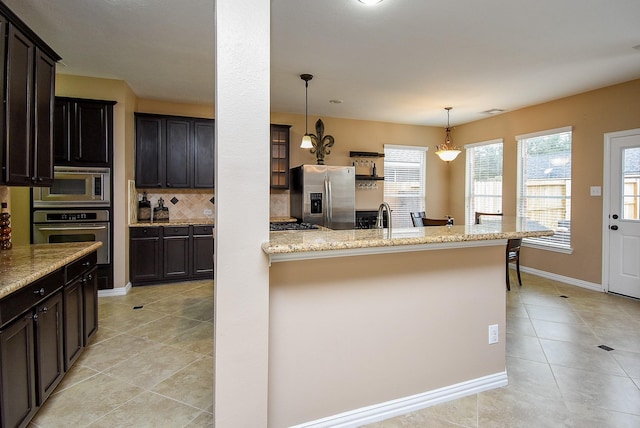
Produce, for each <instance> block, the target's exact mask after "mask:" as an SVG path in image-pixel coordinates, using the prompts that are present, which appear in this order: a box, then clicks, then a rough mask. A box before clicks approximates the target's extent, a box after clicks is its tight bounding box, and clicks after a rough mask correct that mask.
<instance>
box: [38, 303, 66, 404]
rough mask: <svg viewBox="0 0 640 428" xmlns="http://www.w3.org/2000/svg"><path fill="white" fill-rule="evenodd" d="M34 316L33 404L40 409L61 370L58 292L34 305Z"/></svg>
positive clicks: (60, 310)
mask: <svg viewBox="0 0 640 428" xmlns="http://www.w3.org/2000/svg"><path fill="white" fill-rule="evenodd" d="M36 316H37V317H36ZM34 317H36V319H35V323H34V324H35V339H36V374H37V375H36V379H37V386H38V388H37V393H38V394H37V400H38V401H37V403H38V405H39V406H40V405H42V403H44V400H46V399H47V397H48V396H49V395H50V394H51V393H52V392H53V390H54V389H55V387H56V386H58V384H59V383H60V381H61V380H62V377H63V376H64V371H65V368H64V357H63V351H62V349H63V343H62V293H61V292H57V293H56V294H54V295H53V296H51V297H49V298H48V299H47V300H45V301H44V302H43V303H41V304H39V305H38V306H36V308H35V310H34Z"/></svg>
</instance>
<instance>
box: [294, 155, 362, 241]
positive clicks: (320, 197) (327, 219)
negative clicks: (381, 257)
mask: <svg viewBox="0 0 640 428" xmlns="http://www.w3.org/2000/svg"><path fill="white" fill-rule="evenodd" d="M355 184H356V170H355V167H352V166H328V165H300V166H298V167H295V168H291V190H290V201H291V216H292V217H295V218H297V219H298V220H301V221H302V222H304V223H311V224H317V225H320V226H325V227H328V228H329V229H353V228H354V227H355V216H356V214H355V212H356V211H355V206H356V202H355V200H356V186H355Z"/></svg>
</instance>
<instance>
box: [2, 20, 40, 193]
mask: <svg viewBox="0 0 640 428" xmlns="http://www.w3.org/2000/svg"><path fill="white" fill-rule="evenodd" d="M8 37H9V39H8V43H7V87H6V91H7V95H6V98H7V99H6V109H7V111H6V130H5V143H6V144H7V145H8V149H7V150H6V151H5V153H7V159H6V161H5V167H6V177H5V179H6V182H7V184H10V185H16V186H28V185H31V184H32V182H33V181H32V175H31V171H32V160H33V152H32V150H33V145H32V140H31V131H32V120H33V117H32V112H33V102H32V97H31V94H32V91H33V70H34V67H33V60H34V58H35V56H34V51H35V46H34V44H33V43H32V42H31V40H29V39H28V38H27V37H26V36H25V35H24V34H22V33H21V32H20V31H19V30H18V29H16V28H15V27H14V26H13V25H11V24H9V35H8ZM34 178H35V177H34Z"/></svg>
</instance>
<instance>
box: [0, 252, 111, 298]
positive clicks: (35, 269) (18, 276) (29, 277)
mask: <svg viewBox="0 0 640 428" xmlns="http://www.w3.org/2000/svg"><path fill="white" fill-rule="evenodd" d="M101 246H102V242H100V241H97V242H72V243H63V244H36V245H17V246H14V247H13V248H11V249H10V250H3V251H0V298H3V297H5V296H8V295H9V294H11V293H13V292H15V291H17V290H19V289H20V288H22V287H25V286H26V285H29V284H30V283H32V282H33V281H35V280H37V279H40V278H42V277H44V276H46V275H48V274H50V273H52V272H55V271H56V270H58V269H60V268H61V267H64V266H65V265H68V264H69V263H71V262H73V261H75V260H77V259H79V258H81V257H82V256H85V255H87V254H89V253H91V252H93V251H96V250H97V249H98V248H100V247H101ZM62 285H64V284H60V286H62Z"/></svg>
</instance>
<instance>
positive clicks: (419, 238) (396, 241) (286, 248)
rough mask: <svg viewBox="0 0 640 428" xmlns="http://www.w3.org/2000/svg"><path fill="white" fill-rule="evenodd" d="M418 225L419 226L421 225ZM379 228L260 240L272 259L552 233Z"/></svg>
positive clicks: (432, 247)
mask: <svg viewBox="0 0 640 428" xmlns="http://www.w3.org/2000/svg"><path fill="white" fill-rule="evenodd" d="M420 229H421V230H422V228H420ZM425 230H426V229H425ZM379 231H380V232H379V234H378V235H375V236H373V235H366V232H365V233H361V232H358V231H342V233H347V237H346V238H343V239H341V236H340V231H330V232H328V233H327V234H326V235H322V234H316V235H313V233H314V232H309V231H299V232H290V233H293V235H289V236H290V237H291V238H292V239H282V238H285V237H286V235H272V236H271V239H270V241H269V242H264V243H263V244H262V246H261V247H262V250H263V252H264V253H265V254H266V255H267V256H268V257H269V260H270V262H276V261H290V260H305V259H314V258H328V257H343V256H350V255H365V254H386V253H397V252H410V251H425V250H436V249H451V248H462V247H480V246H490V245H502V244H504V243H506V240H508V239H521V238H529V237H540V236H551V235H553V231H552V230H548V229H537V230H535V229H534V230H523V231H522V230H507V231H505V230H484V231H480V230H475V231H473V232H469V231H467V230H466V229H464V226H458V227H456V226H454V227H453V228H451V229H444V230H442V231H436V228H428V232H425V233H424V235H420V232H419V231H418V230H416V231H415V232H416V233H417V234H414V235H411V234H410V232H409V234H408V236H403V235H402V231H401V232H400V233H399V234H397V235H396V236H393V234H392V236H391V237H389V236H387V235H386V233H387V229H384V230H382V229H379ZM434 232H435V233H434ZM276 233H278V234H281V233H286V232H276ZM309 233H311V234H309ZM358 233H361V235H362V236H360V235H358ZM304 234H307V235H304ZM349 235H353V236H349ZM296 238H297V239H296Z"/></svg>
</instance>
